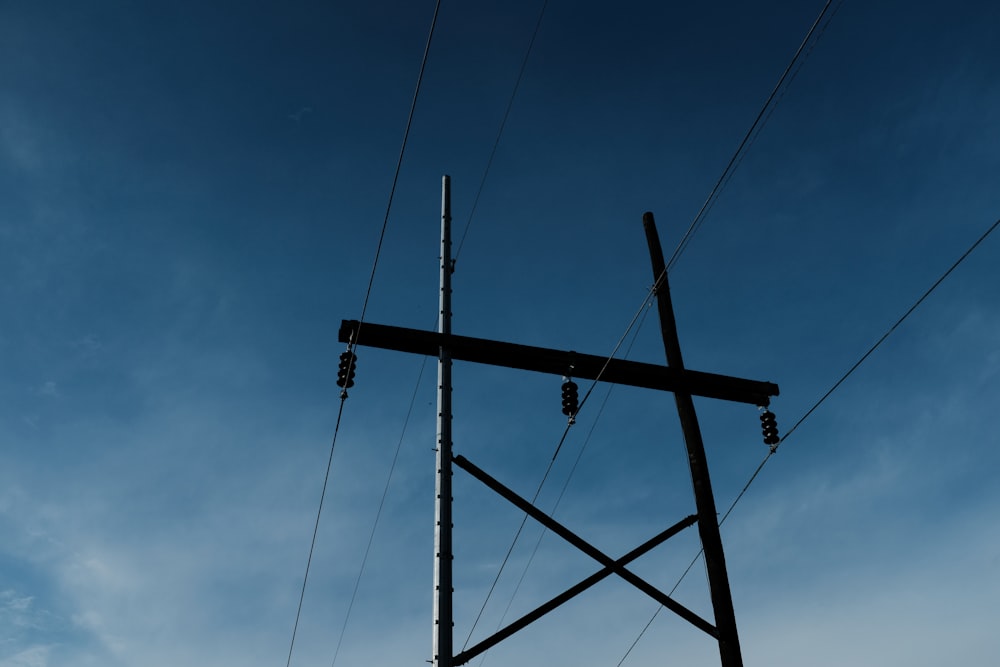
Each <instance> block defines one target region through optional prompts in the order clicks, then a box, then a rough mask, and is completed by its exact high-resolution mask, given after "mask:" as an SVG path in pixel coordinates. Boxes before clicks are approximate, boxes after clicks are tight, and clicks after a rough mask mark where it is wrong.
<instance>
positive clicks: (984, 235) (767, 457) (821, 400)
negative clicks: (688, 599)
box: [617, 218, 1000, 667]
mask: <svg viewBox="0 0 1000 667" xmlns="http://www.w3.org/2000/svg"><path fill="white" fill-rule="evenodd" d="M997 227H1000V218H998V219H997V220H996V221H995V222H994V223H993V224H992V225H990V226H989V228H988V229H987V230H986V231H985V232H983V233H982V235H980V237H979V238H978V239H976V240H975V242H974V243H973V244H972V245H971V246H969V248H968V249H967V250H966V251H965V252H964V253H962V255H961V257H959V258H958V259H957V260H955V263H954V264H952V265H951V266H950V267H948V270H947V271H945V272H944V273H943V274H941V277H940V278H938V279H937V280H935V281H934V284H933V285H931V286H930V287H929V288H927V290H926V291H925V292H924V293H923V294H922V295H921V296H920V298H919V299H917V300H916V301H915V302H914V303H913V305H912V306H910V307H909V308H908V309H907V310H906V312H905V313H903V315H902V316H901V317H900V318H899V319H898V320H896V322H895V323H894V324H893V325H892V326H891V327H889V329H888V330H887V331H886V332H885V333H884V334H882V336H881V337H880V338H879V339H878V340H876V341H875V343H874V344H873V345H872V346H871V347H869V348H868V350H867V351H866V352H865V353H864V354H863V355H861V358H860V359H858V360H857V361H856V362H855V363H854V365H853V366H851V367H850V368H849V369H847V372H846V373H844V374H843V375H841V376H840V379H839V380H837V381H836V382H834V383H833V386H831V387H830V388H829V389H828V390H827V391H826V393H824V394H823V395H822V396H820V398H819V400H817V401H816V402H815V403H814V404H813V406H812V407H811V408H809V409H808V410H806V412H805V414H803V415H802V416H801V417H800V418H799V419H798V421H796V422H795V424H794V425H792V427H791V428H790V429H788V431H787V432H786V433H785V435H783V436H782V437H781V440H779V441H778V444H776V445H773V446H772V447H771V450H770V451H769V452H768V453H767V454H766V455H765V456H764V459H763V460H762V461H761V462H760V464H759V465H758V466H757V469H756V470H754V471H753V474H752V475H750V479H748V480H747V482H746V484H744V485H743V488H742V489H741V490H740V492H739V493H738V494H737V495H736V498H735V499H734V500H733V502H732V503H731V504H730V505H729V509H727V510H726V512H725V514H723V515H722V518H721V519H720V520H719V525H720V526H721V525H722V524H723V523H725V522H726V519H728V518H729V515H730V514H732V512H733V510H734V509H735V508H736V505H737V504H738V503H739V502H740V500H741V499H742V498H743V496H744V495H746V492H747V491H748V490H749V489H750V485H751V484H753V483H754V481H755V480H756V479H757V476H758V475H760V472H761V471H762V470H763V469H764V466H765V465H767V462H768V461H769V460H771V457H772V456H774V454H775V453H776V452H777V451H778V447H780V446H781V445H782V444H784V442H785V440H787V439H788V438H789V437H790V436H791V435H792V433H794V432H795V430H796V429H798V427H799V426H801V425H802V423H803V422H805V420H806V419H808V418H809V416H810V415H812V414H813V413H814V412H815V411H816V410H817V408H819V406H821V405H822V404H823V403H824V402H825V401H826V399H828V398H829V397H830V395H831V394H833V392H835V391H836V390H837V389H838V388H839V387H840V386H841V385H842V384H844V382H845V381H846V380H847V378H849V377H851V375H852V374H853V373H854V371H856V370H857V369H858V368H859V367H860V366H861V364H863V363H864V362H865V361H866V360H867V359H868V357H870V356H871V355H872V353H874V352H875V350H877V349H878V348H879V346H881V345H882V343H883V342H885V339H887V338H888V337H889V336H891V335H892V333H893V332H894V331H896V329H897V328H898V327H899V325H901V324H902V323H903V322H904V321H906V318H908V317H909V316H910V315H911V314H913V311H915V310H916V309H917V308H918V307H919V306H920V304H922V303H923V302H924V301H925V300H926V299H927V297H929V296H930V295H931V294H932V293H933V292H934V290H936V289H937V288H938V286H939V285H940V284H941V283H943V282H944V281H945V279H946V278H947V277H948V276H950V275H951V273H952V272H953V271H954V270H955V269H957V268H958V267H959V265H960V264H961V263H962V262H964V261H965V260H966V258H967V257H968V256H969V255H970V254H972V251H973V250H975V249H976V248H977V247H979V244H981V243H982V242H983V241H985V240H986V238H987V237H988V236H989V235H990V234H992V233H993V231H994V230H995V229H996V228H997ZM701 555H702V552H701V551H699V552H698V554H697V555H695V557H694V559H693V560H692V561H691V563H690V564H689V565H688V566H687V568H686V569H685V570H684V572H683V573H682V574H681V576H680V578H679V579H678V580H677V583H676V584H674V588H673V589H671V592H670V594H673V591H674V590H676V589H677V587H678V586H680V584H681V582H682V581H683V580H684V578H685V577H686V576H687V574H688V572H690V571H691V568H692V567H693V566H694V564H695V563H696V562H698V559H699V558H701ZM662 608H663V607H662V606H660V607H658V608H657V610H656V611H655V612H654V613H653V616H652V618H650V619H649V622H648V623H646V625H645V626H644V627H643V629H642V630H641V631H640V632H639V635H638V637H636V639H635V641H633V642H632V644H631V646H629V648H628V650H627V651H626V652H625V655H624V656H623V657H622V659H621V660H620V661H619V662H618V666H617V667H621V665H622V663H624V662H625V659H626V658H627V657H628V655H629V653H631V651H632V649H633V648H635V646H636V644H638V643H639V640H640V639H641V638H642V636H643V634H645V632H646V630H647V629H648V628H649V626H650V625H651V624H652V622H653V619H655V618H656V616H657V614H659V613H660V610H661V609H662Z"/></svg>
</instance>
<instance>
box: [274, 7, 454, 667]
mask: <svg viewBox="0 0 1000 667" xmlns="http://www.w3.org/2000/svg"><path fill="white" fill-rule="evenodd" d="M440 10H441V0H437V2H436V3H435V5H434V15H433V16H432V17H431V25H430V28H429V30H428V32H427V42H426V44H425V46H424V53H423V57H422V58H421V60H420V70H419V73H418V74H417V83H416V86H415V87H414V90H413V98H412V100H411V101H410V111H409V113H408V114H407V117H406V129H405V130H404V131H403V140H402V142H401V143H400V147H399V157H398V158H397V159H396V168H395V170H394V172H393V177H392V186H391V187H390V188H389V197H388V201H387V202H386V207H385V217H384V218H383V220H382V229H381V232H380V233H379V239H378V245H377V246H376V248H375V257H374V259H373V260H372V270H371V274H370V276H369V278H368V287H367V289H366V290H365V300H364V303H363V305H362V307H361V317H360V318H359V322H361V323H362V324H363V323H364V319H365V314H366V313H367V312H368V301H369V299H370V298H371V293H372V286H373V285H374V283H375V273H376V271H377V269H378V261H379V257H380V256H381V254H382V244H383V242H384V241H385V233H386V230H387V229H388V226H389V214H390V212H391V211H392V201H393V197H394V196H395V194H396V185H397V183H398V182H399V172H400V170H401V168H402V166H403V156H404V155H405V153H406V144H407V140H408V139H409V136H410V128H411V127H412V125H413V115H414V111H415V110H416V108H417V99H418V98H419V96H420V86H421V83H422V82H423V79H424V72H425V71H426V69H427V58H428V55H429V54H430V50H431V42H432V40H433V38H434V28H435V26H436V25H437V18H438V14H439V12H440ZM360 332H361V329H360V327H359V329H358V336H359V337H360ZM357 342H358V341H357V339H355V340H352V341H351V342H350V343H349V344H348V350H347V352H348V354H353V350H354V348H355V347H356V346H357ZM346 400H347V392H346V391H342V392H341V393H340V406H339V408H338V410H337V423H336V425H335V426H334V430H333V438H332V439H331V441H330V454H329V456H328V457H327V462H326V473H325V475H324V477H323V488H322V490H321V491H320V497H319V507H318V508H317V510H316V521H315V524H314V525H313V533H312V539H311V540H310V543H309V556H308V557H307V558H306V569H305V573H304V574H303V576H302V591H301V593H300V594H299V603H298V606H297V608H296V610H295V623H294V624H293V626H292V638H291V641H290V642H289V646H288V659H287V661H286V662H285V667H290V666H291V664H292V653H293V651H294V650H295V638H296V635H297V634H298V629H299V620H300V619H301V617H302V604H303V601H304V600H305V596H306V585H307V584H308V582H309V570H310V568H311V567H312V559H313V553H314V552H315V550H316V537H317V535H318V534H319V522H320V517H321V516H322V514H323V502H324V500H325V499H326V489H327V486H328V485H329V482H330V470H331V467H332V465H333V452H334V449H335V448H336V446H337V434H338V433H339V431H340V422H341V420H342V418H343V414H344V403H345V401H346ZM404 428H405V427H404ZM393 464H394V465H395V460H394V461H393ZM391 475H392V473H391V472H390V478H391ZM383 501H384V498H383ZM379 511H380V512H381V506H380V507H379ZM373 530H374V529H373ZM370 546H371V544H370V541H369V548H370ZM367 556H368V552H367V551H366V552H365V558H366V559H367ZM363 569H364V563H362V571H363ZM359 578H360V575H359ZM355 593H357V584H356V585H355ZM353 602H354V600H353V597H352V600H351V603H352V605H353ZM349 617H350V610H348V618H349ZM346 626H347V619H345V620H344V627H346ZM341 639H343V632H342V633H341ZM337 650H338V651H339V650H340V644H339V642H338V645H337ZM334 660H336V656H335V657H334Z"/></svg>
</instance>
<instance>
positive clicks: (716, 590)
mask: <svg viewBox="0 0 1000 667" xmlns="http://www.w3.org/2000/svg"><path fill="white" fill-rule="evenodd" d="M642 226H643V227H644V228H645V229H646V243H647V244H648V245H649V258H650V260H651V261H652V265H653V280H654V283H653V290H654V291H655V293H656V306H657V310H658V311H659V314H660V332H661V334H662V335H663V349H664V351H665V352H666V356H667V365H668V366H669V367H670V368H675V369H677V370H679V371H683V370H684V358H683V357H682V356H681V344H680V340H679V339H678V337H677V321H676V320H675V318H674V306H673V303H672V302H671V300H670V285H669V283H668V282H667V265H666V264H665V263H664V261H663V248H662V246H661V245H660V235H659V234H658V233H657V231H656V222H655V221H654V220H653V214H652V213H650V212H646V213H644V214H643V216H642ZM674 400H675V402H676V403H677V415H678V416H679V417H680V421H681V430H682V431H683V432H684V445H685V447H686V448H687V454H688V464H689V465H690V467H691V483H692V485H693V486H694V502H695V507H696V509H697V512H698V534H699V535H700V537H701V548H702V550H703V551H704V552H705V568H706V569H707V570H708V587H709V590H710V592H711V596H712V608H713V609H714V610H715V625H716V627H717V628H718V631H719V653H720V655H721V657H722V667H743V658H742V656H741V654H740V638H739V635H738V634H737V633H736V614H735V612H734V611H733V598H732V594H731V593H730V590H729V576H728V574H727V573H726V556H725V554H724V553H723V551H722V536H721V535H720V534H719V520H718V514H717V513H716V509H715V496H714V495H713V494H712V480H711V479H710V478H709V475H708V459H707V458H706V457H705V444H704V442H702V439H701V428H700V427H699V426H698V415H697V414H696V413H695V411H694V401H693V400H692V399H691V394H690V393H688V392H685V391H675V392H674Z"/></svg>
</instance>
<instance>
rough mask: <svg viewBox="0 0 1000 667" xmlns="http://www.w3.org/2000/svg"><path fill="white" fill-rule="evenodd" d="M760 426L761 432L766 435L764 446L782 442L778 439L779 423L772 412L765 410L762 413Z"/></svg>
mask: <svg viewBox="0 0 1000 667" xmlns="http://www.w3.org/2000/svg"><path fill="white" fill-rule="evenodd" d="M760 426H761V431H763V433H764V444H765V445H776V444H778V442H779V441H780V438H779V437H778V422H777V420H776V419H775V417H774V413H773V412H771V411H770V410H764V412H762V413H760Z"/></svg>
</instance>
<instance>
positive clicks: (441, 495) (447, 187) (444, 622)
mask: <svg viewBox="0 0 1000 667" xmlns="http://www.w3.org/2000/svg"><path fill="white" fill-rule="evenodd" d="M451 272H452V263H451V177H449V176H447V175H445V176H442V177H441V294H440V298H439V304H440V307H439V309H438V333H440V334H441V335H442V339H443V340H447V337H448V336H450V335H451ZM437 402H438V417H437V456H436V460H437V482H436V484H435V492H436V496H435V500H434V520H435V526H434V647H433V655H434V659H433V660H432V661H431V664H432V665H433V666H434V667H452V629H453V627H454V622H453V618H452V616H453V611H452V604H451V603H452V592H453V590H454V588H453V586H452V578H451V575H452V572H451V565H452V550H451V532H452V519H451V503H452V495H451V461H452V453H451V446H452V443H451V417H452V415H451V349H450V346H448V345H446V344H442V345H441V346H440V347H439V348H438V395H437Z"/></svg>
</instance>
